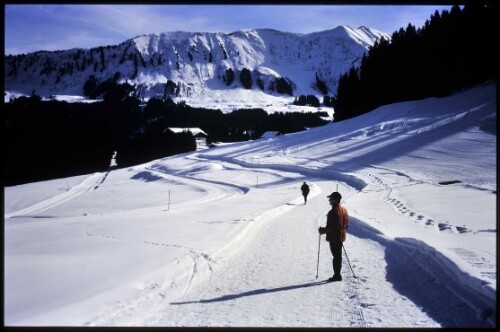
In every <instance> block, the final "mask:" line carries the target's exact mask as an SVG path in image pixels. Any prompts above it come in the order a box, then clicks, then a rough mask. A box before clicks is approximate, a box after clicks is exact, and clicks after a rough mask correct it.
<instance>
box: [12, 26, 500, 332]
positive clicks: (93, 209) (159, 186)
mask: <svg viewBox="0 0 500 332" xmlns="http://www.w3.org/2000/svg"><path fill="white" fill-rule="evenodd" d="M270 33H271V32H270ZM496 109H497V105H496V85H495V84H493V83H489V84H484V85H482V86H478V87H475V88H473V89H470V90H467V91H462V92H460V93H456V94H454V95H452V96H449V97H446V98H428V99H424V100H417V101H409V102H403V103H396V104H391V105H385V106H382V107H380V108H378V109H376V110H374V111H372V112H370V113H367V114H364V115H362V116H359V117H356V118H353V119H349V120H346V121H342V122H338V123H330V124H328V125H325V126H323V127H318V128H313V129H310V130H308V131H306V132H300V133H295V134H289V135H283V136H276V137H271V138H264V139H259V140H255V141H251V142H244V143H243V142H242V143H231V144H221V145H219V146H217V147H215V148H210V149H202V150H198V151H195V152H191V153H186V154H181V155H177V156H172V157H168V158H163V159H159V160H153V161H151V162H148V163H145V164H142V165H137V166H134V167H129V168H124V169H115V170H110V171H109V172H104V173H94V174H88V175H82V176H77V177H71V178H64V179H57V180H52V181H44V182H37V183H30V184H25V185H20V186H14V187H6V188H5V205H4V211H5V212H4V213H5V214H4V219H5V221H4V239H5V244H4V261H5V263H4V268H5V272H4V292H5V293H4V324H5V325H6V326H115V327H116V326H168V327H177V326H188V327H207V326H212V327H362V328H366V327H369V328H371V327H398V328H401V327H403V328H404V327H410V328H425V327H427V328H428V327H448V328H456V327H467V328H474V327H496V284H497V275H496V269H497V265H496V262H497V250H496V249H497V247H498V245H497V220H496V210H497V209H496V208H497V205H496V203H497V187H496V186H497V182H496V181H497V178H496V175H497V174H496V169H497V164H496V160H497V159H496V151H497V146H496V138H497V136H496V135H497V128H496V121H497V116H496ZM41 162H43V160H33V167H36V165H37V163H41ZM304 181H306V182H307V183H308V184H309V185H310V187H311V193H310V195H309V198H308V202H307V204H304V201H303V198H302V195H301V192H300V186H301V184H302V183H303V182H304ZM335 190H338V191H339V192H340V193H341V194H342V196H343V198H342V204H343V205H344V206H345V207H346V208H347V209H348V211H349V229H348V235H347V240H346V242H345V243H344V250H345V251H344V256H343V265H342V272H341V273H342V276H343V280H342V281H340V282H333V283H326V282H325V280H326V279H327V278H329V277H331V275H332V272H333V271H332V264H331V254H330V251H329V246H328V243H327V242H326V241H325V238H324V237H323V236H321V237H320V236H319V234H318V231H317V229H318V227H319V226H324V225H325V223H326V214H327V212H328V210H329V209H330V206H329V204H328V201H327V198H326V196H327V195H329V194H330V193H331V192H332V191H335ZM316 276H318V277H316Z"/></svg>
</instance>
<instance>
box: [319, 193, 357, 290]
mask: <svg viewBox="0 0 500 332" xmlns="http://www.w3.org/2000/svg"><path fill="white" fill-rule="evenodd" d="M327 197H328V199H329V200H330V205H331V206H332V209H331V210H330V211H328V214H327V215H326V226H325V227H319V229H318V231H319V233H320V234H326V240H327V241H328V242H329V243H330V251H331V252H332V256H333V273H334V274H333V277H331V278H329V279H328V281H340V280H342V276H341V275H340V270H341V269H342V243H343V242H344V241H345V238H346V234H347V227H348V226H349V219H348V214H347V209H346V208H345V207H343V206H341V205H340V201H341V200H342V195H340V193H338V192H336V191H335V192H333V193H332V194H331V195H329V196H327Z"/></svg>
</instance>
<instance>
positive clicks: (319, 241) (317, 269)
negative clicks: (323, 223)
mask: <svg viewBox="0 0 500 332" xmlns="http://www.w3.org/2000/svg"><path fill="white" fill-rule="evenodd" d="M320 247H321V234H320V235H319V238H318V263H317V265H316V279H318V272H319V248H320Z"/></svg>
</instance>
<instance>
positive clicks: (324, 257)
mask: <svg viewBox="0 0 500 332" xmlns="http://www.w3.org/2000/svg"><path fill="white" fill-rule="evenodd" d="M225 162H228V160H225ZM236 164H237V165H238V166H242V167H243V165H242V164H243V163H242V162H239V161H238V162H236ZM254 167H256V168H261V167H262V166H258V165H255V166H254ZM148 169H150V170H154V171H157V172H160V173H163V175H164V176H167V174H166V170H164V169H162V168H161V165H159V164H158V165H153V166H151V167H149V168H148ZM287 170H289V169H288V168H287ZM262 171H263V172H264V170H262ZM356 176H357V177H359V178H361V179H364V180H365V181H367V183H368V184H372V185H375V186H376V187H378V189H374V190H378V191H380V192H381V200H382V201H385V202H386V203H389V204H392V205H393V206H394V208H395V209H396V210H397V211H399V212H400V213H401V214H403V215H408V216H409V217H414V219H415V220H416V222H423V220H425V218H426V217H424V216H423V215H421V214H417V213H416V212H415V211H411V210H409V208H407V207H406V206H405V204H404V203H402V202H401V201H398V200H396V199H395V198H394V197H392V196H391V195H392V193H393V189H392V188H391V186H390V185H388V184H384V183H383V182H382V180H381V179H380V178H379V177H377V176H376V175H375V174H373V173H366V172H365V173H358V174H356ZM399 176H406V177H408V176H407V175H404V174H399ZM184 179H185V180H189V181H192V182H198V183H200V182H202V183H205V184H206V185H208V186H217V187H219V186H220V185H221V183H218V182H211V181H209V180H199V179H189V178H188V177H184ZM407 180H408V183H409V184H407V185H412V184H414V183H417V182H416V181H415V180H414V179H411V178H410V177H408V179H407ZM331 184H332V183H331V181H324V180H321V179H316V180H313V182H312V183H311V194H310V198H309V200H308V204H307V205H303V201H302V197H299V198H297V199H295V200H293V201H291V202H289V203H288V204H286V205H284V206H280V207H277V208H275V209H273V210H270V211H268V212H266V213H264V214H262V215H260V216H255V217H254V220H253V223H252V225H251V227H249V228H247V229H245V230H244V231H243V233H242V234H240V235H239V236H238V237H237V239H235V240H233V241H232V242H231V243H230V244H229V245H228V246H227V247H225V248H223V249H222V250H220V251H219V252H215V253H210V252H200V251H196V250H194V249H192V248H184V249H185V250H186V252H187V254H188V255H189V257H190V259H191V273H190V274H189V275H186V276H184V277H183V278H182V279H179V280H159V281H158V282H155V283H150V284H148V285H145V286H144V287H143V289H142V290H141V292H140V293H139V296H138V297H137V298H136V299H135V300H133V301H127V302H125V301H121V302H118V303H116V304H115V305H114V306H111V307H110V308H108V309H107V310H104V311H103V312H102V314H100V315H99V316H98V317H95V318H94V319H92V320H89V321H87V322H86V323H85V325H87V326H187V327H190V326H193V327H200V326H202V327H203V326H219V327H225V326H234V324H233V321H232V318H231V317H235V315H236V317H238V322H241V320H242V319H241V318H242V317H243V318H244V321H245V322H246V324H245V325H244V326H245V327H266V326H267V327H309V324H308V323H307V322H306V321H303V320H301V317H302V316H303V315H304V314H305V315H306V316H316V317H318V318H317V324H316V325H315V326H317V327H357V328H369V327H446V326H461V325H460V324H461V323H463V322H465V323H466V324H467V325H472V326H474V325H475V324H478V326H481V325H480V324H481V323H479V322H475V321H474V319H475V318H474V317H471V316H474V315H475V314H473V313H471V310H469V309H466V308H464V307H463V302H462V301H461V300H460V299H459V298H457V297H456V296H455V295H454V293H456V291H453V290H452V291H447V290H446V288H444V289H443V287H442V285H441V284H440V283H439V280H438V279H439V276H437V277H436V278H435V279H429V277H428V276H427V273H428V271H426V270H425V269H423V268H421V267H420V266H422V263H421V262H420V263H419V262H418V261H419V260H420V261H422V260H426V259H428V257H427V258H424V256H422V255H421V257H418V255H417V257H413V259H415V264H413V263H411V261H410V260H408V261H407V262H406V264H408V265H414V266H415V267H412V268H413V270H412V271H411V273H413V274H415V277H416V278H417V279H418V278H422V279H426V280H429V281H428V282H427V284H426V287H428V288H429V289H428V290H426V291H422V295H415V294H414V293H412V292H408V293H407V295H405V294H406V293H405V292H402V293H399V292H397V291H396V290H395V289H403V290H404V289H405V288H406V287H408V286H407V285H405V284H402V285H400V286H397V285H396V287H395V286H394V284H393V283H394V282H398V283H401V281H400V280H393V279H392V278H389V277H388V275H392V274H394V272H391V271H392V270H393V269H394V268H393V267H392V265H394V263H391V262H387V261H386V260H387V257H388V256H390V257H393V256H394V254H392V253H391V254H389V253H388V252H389V250H390V251H391V252H395V251H397V252H401V251H403V252H404V251H406V250H409V249H405V248H406V247H405V246H404V245H402V244H400V245H399V246H398V245H396V244H394V243H392V242H391V241H389V240H386V239H380V238H379V235H377V234H373V233H370V232H367V231H366V229H365V228H363V226H361V227H360V226H359V225H361V224H359V223H360V222H359V221H357V220H353V218H351V223H352V226H351V232H349V235H348V239H347V241H346V244H345V247H346V248H347V250H348V254H349V259H350V262H351V266H352V269H353V270H354V274H355V275H356V277H354V275H353V274H352V271H351V268H350V267H349V265H348V261H347V259H346V256H345V253H343V267H342V275H343V277H344V280H343V281H342V282H334V283H325V282H324V281H323V280H325V279H327V278H328V277H330V276H331V274H332V267H331V254H330V252H329V247H328V244H327V243H326V241H324V238H322V240H321V250H320V265H319V267H320V273H319V275H320V276H321V278H320V279H319V280H318V279H315V278H314V273H315V268H316V266H315V265H316V264H315V263H316V254H317V251H316V250H317V239H318V235H317V231H316V229H317V227H318V226H320V225H324V224H325V222H326V213H327V211H328V209H329V206H328V204H327V202H326V201H325V200H324V197H323V196H324V195H323V192H330V190H331V189H330V188H331ZM339 184H340V186H341V191H342V192H345V193H349V194H348V195H350V194H352V191H353V189H352V188H350V187H348V186H347V185H346V184H345V183H339ZM191 185H193V183H191ZM228 187H229V188H232V189H230V190H233V193H232V194H236V193H238V194H241V193H242V192H241V190H243V191H244V189H242V188H239V187H238V186H234V185H233V186H228ZM225 190H228V189H227V188H226V189H225ZM223 191H224V190H223ZM226 195H230V194H228V193H227V192H225V193H221V192H220V191H217V190H216V191H215V192H213V191H212V194H211V195H209V197H208V198H207V197H205V198H203V201H204V202H209V201H212V200H216V199H221V198H223V197H225V196H226ZM348 195H347V196H348ZM197 203H200V201H198V202H197ZM415 215H416V216H415ZM428 221H429V220H428ZM367 234H369V235H367ZM89 235H90V234H89ZM315 239H316V240H315ZM314 243H316V245H314ZM151 244H154V243H151ZM389 244H390V245H389ZM158 245H165V244H158ZM167 246H168V245H167ZM285 247H286V248H290V252H289V254H288V255H287V256H286V257H275V256H274V255H272V253H279V252H283V248H285ZM423 255H425V253H424V254H423ZM425 256H426V255H425ZM408 257H411V256H408ZM388 264H390V265H391V266H388ZM368 265H370V266H372V267H371V268H370V271H371V273H372V274H371V275H365V274H364V269H363V267H364V266H368ZM424 265H425V263H424ZM373 266H377V268H376V269H375V271H376V274H377V275H373V271H374V269H373ZM270 270H271V271H270ZM287 272H288V273H287ZM410 282H411V281H410ZM456 287H460V286H456ZM309 292H314V294H315V296H310V294H308V293H309ZM436 292H437V293H440V294H442V295H443V296H444V297H446V298H447V301H448V302H450V303H451V307H452V308H455V309H454V310H457V314H458V317H459V318H456V319H455V321H450V320H449V319H448V318H447V316H446V314H443V313H442V312H441V311H440V310H438V309H434V308H433V306H432V305H426V306H423V308H429V307H430V309H429V310H430V311H431V312H424V311H423V310H422V307H420V306H419V305H418V304H417V303H419V302H421V301H424V302H425V301H426V297H428V296H429V294H433V293H436ZM387 293H393V296H392V297H388V296H387ZM175 294H177V295H175ZM377 294H384V296H377ZM254 296H259V297H261V301H259V304H260V308H259V309H258V310H256V308H254V306H255V302H253V301H251V300H249V299H250V298H251V297H254ZM408 296H409V297H408ZM415 296H417V297H416V298H415ZM419 296H421V297H422V298H423V300H422V299H420V298H419ZM290 297H292V298H290ZM296 297H301V298H303V299H304V301H303V303H302V304H301V306H300V307H299V308H294V309H291V310H290V308H287V306H286V303H287V302H290V301H291V302H294V303H296V302H297V301H296V300H295V298H296ZM388 298H390V299H391V300H387V299H388ZM311 299H312V300H313V302H310V301H311ZM448 304H449V303H448ZM207 306H209V307H210V308H207ZM263 308H265V310H263ZM284 308H287V309H288V310H284ZM457 308H458V309H457ZM433 310H434V311H435V312H433ZM262 311H264V312H266V313H267V314H266V315H265V316H264V317H262V316H260V315H259V313H260V312H262ZM380 317H385V319H387V317H392V319H391V320H389V321H387V320H381V319H380ZM240 324H241V323H240Z"/></svg>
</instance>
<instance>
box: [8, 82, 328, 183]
mask: <svg viewBox="0 0 500 332" xmlns="http://www.w3.org/2000/svg"><path fill="white" fill-rule="evenodd" d="M87 88H89V87H88V86H87ZM4 106H5V108H4V110H3V112H4V121H5V134H4V138H5V144H4V147H5V155H4V160H5V162H4V165H5V166H4V185H6V186H12V185H17V184H22V183H29V182H35V181H42V180H48V179H54V178H62V177H68V176H75V175H81V174H88V173H92V172H98V171H106V170H108V169H109V167H110V164H111V158H112V156H113V154H114V153H115V152H116V160H115V161H116V163H117V165H118V167H127V166H131V165H137V164H139V163H144V162H148V161H150V160H154V159H158V158H163V157H167V156H170V155H174V154H177V153H182V152H187V151H193V150H195V149H196V142H195V139H194V137H193V135H192V134H191V133H190V132H185V133H177V134H174V133H172V132H170V131H168V130H165V129H166V128H168V127H199V128H201V129H202V130H204V131H205V132H206V133H207V134H208V142H234V141H243V140H248V139H253V138H258V137H260V136H261V135H262V133H263V132H265V131H268V130H272V131H279V132H282V133H290V132H296V131H301V130H304V129H305V128H306V127H314V126H319V125H323V124H325V123H327V122H328V121H325V120H323V119H322V118H321V117H323V116H328V115H327V114H326V113H324V112H320V113H286V114H282V113H276V114H267V113H266V112H265V111H264V110H262V109H244V110H235V111H233V112H232V113H229V114H224V113H222V112H221V111H220V110H209V109H202V108H192V107H190V106H188V105H186V104H185V103H183V102H181V103H178V104H176V103H174V102H173V101H172V100H171V99H169V98H167V99H156V98H151V99H150V100H149V101H148V102H147V104H146V105H140V100H139V99H138V98H137V97H136V96H134V88H133V87H132V86H130V85H128V84H122V85H118V84H116V83H114V82H107V85H106V87H105V93H104V100H103V101H97V102H94V103H67V102H61V101H55V100H50V101H42V100H41V98H40V97H39V96H37V95H32V96H31V97H20V98H17V99H14V100H12V101H11V102H9V103H5V104H4Z"/></svg>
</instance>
